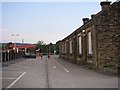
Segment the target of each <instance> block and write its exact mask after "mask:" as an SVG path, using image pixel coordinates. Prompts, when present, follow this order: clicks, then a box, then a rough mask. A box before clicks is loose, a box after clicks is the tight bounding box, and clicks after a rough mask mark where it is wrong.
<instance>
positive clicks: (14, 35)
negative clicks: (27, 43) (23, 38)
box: [11, 34, 19, 59]
mask: <svg viewBox="0 0 120 90" xmlns="http://www.w3.org/2000/svg"><path fill="white" fill-rule="evenodd" d="M11 36H12V37H14V38H15V39H16V37H17V36H19V34H12V35H11ZM15 39H14V46H13V49H14V59H16V43H15ZM17 52H18V49H17Z"/></svg>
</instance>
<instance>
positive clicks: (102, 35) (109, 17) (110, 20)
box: [95, 2, 120, 72]
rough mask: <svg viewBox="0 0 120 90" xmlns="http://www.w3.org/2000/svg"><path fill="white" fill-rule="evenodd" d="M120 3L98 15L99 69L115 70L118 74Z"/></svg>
mask: <svg viewBox="0 0 120 90" xmlns="http://www.w3.org/2000/svg"><path fill="white" fill-rule="evenodd" d="M118 10H120V3H119V2H117V3H114V4H112V5H111V6H110V7H109V8H108V9H106V10H104V11H101V12H100V13H99V14H98V15H96V17H95V18H96V31H97V40H98V43H97V46H98V61H99V68H105V69H111V70H112V69H114V70H116V72H117V69H118V61H119V60H120V16H119V14H120V13H118Z"/></svg>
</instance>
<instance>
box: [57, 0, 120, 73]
mask: <svg viewBox="0 0 120 90" xmlns="http://www.w3.org/2000/svg"><path fill="white" fill-rule="evenodd" d="M110 3H111V2H108V1H105V2H101V3H100V5H101V8H102V10H101V11H100V12H98V13H97V14H93V15H91V19H89V18H83V25H82V26H80V27H79V28H78V29H77V30H75V31H74V32H73V33H71V34H70V35H69V36H67V37H65V38H64V39H63V40H61V41H60V42H59V55H60V57H61V58H64V59H66V60H68V61H71V62H74V63H77V64H80V65H88V66H89V67H90V68H93V69H105V70H111V71H113V72H115V73H117V71H118V61H119V59H120V25H119V24H120V11H119V10H120V1H119V2H114V3H113V4H110Z"/></svg>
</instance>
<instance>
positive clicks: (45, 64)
mask: <svg viewBox="0 0 120 90" xmlns="http://www.w3.org/2000/svg"><path fill="white" fill-rule="evenodd" d="M0 79H1V80H2V88H4V90H8V89H10V90H11V88H25V89H27V88H29V89H32V88H50V89H51V88H53V89H54V88H66V89H67V88H84V89H81V90H87V89H88V88H91V89H89V90H93V89H92V88H94V90H97V88H101V89H102V90H103V89H104V88H105V90H118V89H116V88H118V77H116V76H109V75H104V74H101V73H98V72H95V71H93V70H90V69H85V68H81V67H80V66H78V65H75V64H72V63H70V62H67V61H64V60H61V59H58V57H57V56H51V58H50V59H48V58H47V56H44V57H43V59H42V60H41V58H40V57H37V58H36V59H23V58H22V59H19V60H14V61H10V62H6V63H4V64H3V68H2V78H0ZM107 88H108V89H107Z"/></svg>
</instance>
